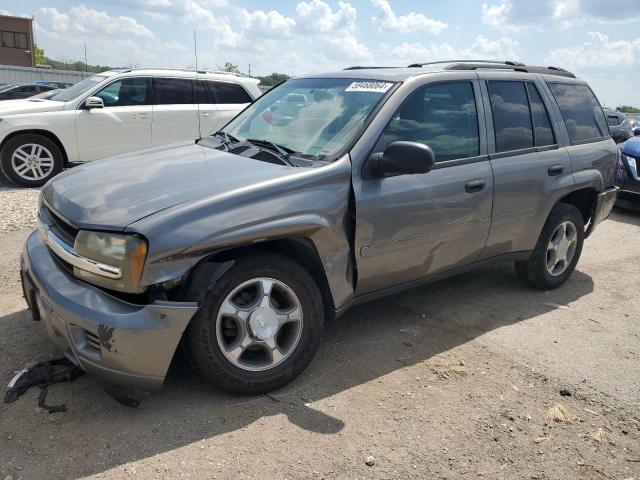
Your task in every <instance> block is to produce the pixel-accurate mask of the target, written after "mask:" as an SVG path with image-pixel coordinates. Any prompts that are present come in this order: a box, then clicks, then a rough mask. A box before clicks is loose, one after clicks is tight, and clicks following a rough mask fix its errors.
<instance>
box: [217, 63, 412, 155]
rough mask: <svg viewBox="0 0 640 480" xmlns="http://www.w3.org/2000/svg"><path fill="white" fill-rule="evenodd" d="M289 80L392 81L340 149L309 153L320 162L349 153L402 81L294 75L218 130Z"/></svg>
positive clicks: (221, 129)
mask: <svg viewBox="0 0 640 480" xmlns="http://www.w3.org/2000/svg"><path fill="white" fill-rule="evenodd" d="M291 80H351V81H354V82H361V81H365V80H369V81H381V82H382V81H384V82H388V83H393V85H392V87H391V88H390V89H389V90H387V91H386V92H384V94H383V95H382V96H381V97H380V100H378V102H377V104H376V106H375V107H374V108H373V109H372V110H371V111H370V112H369V115H367V117H366V118H365V120H364V122H363V123H362V126H361V127H360V128H359V129H358V131H357V132H356V133H355V134H354V135H353V137H352V139H351V141H350V142H347V143H346V144H345V145H344V146H343V147H342V148H341V149H340V150H338V151H336V152H335V153H333V154H331V155H324V156H320V155H309V157H313V158H315V159H316V160H317V161H322V162H327V163H333V162H335V161H336V160H338V159H339V158H341V157H343V156H344V155H345V154H346V153H349V152H350V151H351V149H353V147H354V146H355V144H356V143H358V140H360V137H362V135H363V134H364V132H366V130H367V128H369V125H371V122H372V121H373V119H374V118H375V116H376V115H377V114H378V112H380V110H381V109H382V107H383V106H384V105H385V104H386V103H387V101H388V100H389V98H390V97H391V95H393V93H394V92H395V91H396V90H397V89H398V87H400V85H402V83H403V82H402V81H400V80H398V81H393V80H378V79H377V78H367V79H362V78H352V77H346V76H345V77H338V76H335V77H334V76H331V77H294V78H290V79H289V80H286V81H284V82H281V83H279V84H278V85H276V86H275V87H273V88H271V89H270V90H268V91H267V92H266V93H264V94H263V95H261V96H259V97H257V98H256V99H254V100H253V102H251V103H250V104H249V105H247V106H246V107H245V108H244V109H243V110H242V111H241V112H238V114H237V115H236V116H235V117H233V118H232V119H231V120H229V121H228V122H227V123H226V124H225V125H224V127H222V128H220V130H219V131H221V132H225V133H228V132H226V130H225V129H226V128H227V126H228V125H229V124H230V123H231V122H233V121H234V120H235V119H236V118H237V117H238V116H240V114H242V112H244V111H245V110H246V109H247V108H249V107H250V106H251V105H253V103H254V102H256V101H257V100H258V99H261V98H263V97H264V96H265V95H269V94H270V93H271V92H273V91H274V90H276V89H277V88H279V87H281V86H282V85H285V84H287V83H289V82H290V81H291ZM291 155H292V156H294V157H295V156H296V154H291Z"/></svg>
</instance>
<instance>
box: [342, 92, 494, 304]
mask: <svg viewBox="0 0 640 480" xmlns="http://www.w3.org/2000/svg"><path fill="white" fill-rule="evenodd" d="M480 98H481V94H480V89H479V84H478V81H477V80H473V79H470V80H468V81H451V82H439V83H430V84H427V85H423V86H421V87H418V88H417V89H416V90H415V91H414V92H413V93H411V94H410V95H409V96H408V97H407V99H406V100H405V101H404V103H403V104H402V105H401V106H400V108H399V109H398V110H397V112H395V114H394V115H393V117H392V118H391V120H390V121H389V123H388V125H387V127H386V128H385V130H384V131H383V133H382V135H381V137H380V139H379V140H378V143H377V145H376V147H375V149H374V152H381V151H384V149H385V147H386V146H387V145H388V144H389V143H391V142H393V141H398V140H405V141H414V142H420V143H424V144H426V145H428V146H429V147H431V149H432V150H433V152H434V153H435V157H436V164H435V167H434V169H433V170H432V171H430V172H428V173H425V174H417V175H398V176H394V177H386V178H381V179H373V180H359V181H354V191H355V197H356V198H355V200H356V218H357V227H356V240H355V241H356V255H357V267H358V285H357V289H356V294H357V295H360V294H364V293H368V292H372V291H376V290H380V289H382V288H385V287H389V286H393V285H399V284H403V283H406V282H410V281H413V280H417V279H420V278H423V277H426V276H429V275H432V274H436V273H439V272H443V271H445V270H449V269H452V268H455V267H460V266H464V265H466V264H470V263H473V262H474V261H476V260H477V259H478V257H479V255H480V253H481V252H482V249H483V247H484V245H485V243H486V240H487V236H488V234H489V227H490V221H491V206H492V196H493V176H492V172H491V166H490V164H489V159H488V156H487V150H486V148H487V146H486V137H485V134H484V123H483V121H482V118H483V115H482V103H481V102H480V101H479V100H480Z"/></svg>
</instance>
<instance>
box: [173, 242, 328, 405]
mask: <svg viewBox="0 0 640 480" xmlns="http://www.w3.org/2000/svg"><path fill="white" fill-rule="evenodd" d="M323 323H324V309H323V302H322V296H321V293H320V290H319V289H318V286H317V285H316V283H315V282H314V280H313V278H312V277H311V276H310V275H309V273H308V272H307V271H306V270H305V269H304V268H303V267H302V266H301V265H299V264H298V263H296V262H294V261H293V260H291V259H289V258H288V257H286V256H283V255H279V254H263V255H250V256H246V257H243V258H240V259H238V260H237V261H236V262H235V264H234V265H233V266H232V267H231V268H230V269H229V270H228V271H227V272H226V273H225V274H224V275H223V276H222V277H221V278H220V279H219V280H218V281H217V282H216V285H215V286H214V287H213V288H212V289H211V290H210V291H209V293H208V295H207V298H206V300H205V302H204V305H203V306H202V308H201V309H200V310H199V312H198V313H197V315H196V316H195V317H194V319H193V320H192V322H191V324H190V325H189V328H188V330H187V334H186V338H185V340H186V341H185V346H186V350H187V355H188V356H189V359H190V361H191V363H192V364H193V365H194V367H195V368H196V370H197V371H199V373H200V374H201V375H202V376H204V377H205V378H206V379H208V380H209V381H211V382H212V383H213V384H215V385H216V386H219V387H221V388H223V389H225V390H229V391H233V392H238V393H247V394H257V393H264V392H268V391H270V390H275V389H277V388H279V387H281V386H283V385H285V384H286V383H288V382H290V381H291V380H293V379H294V378H295V377H296V376H297V375H299V374H300V373H301V372H302V371H303V370H304V368H305V367H306V366H307V365H308V364H309V362H310V361H311V359H312V358H313V356H314V354H315V352H316V350H317V349H318V346H319V345H320V339H321V335H322V328H323Z"/></svg>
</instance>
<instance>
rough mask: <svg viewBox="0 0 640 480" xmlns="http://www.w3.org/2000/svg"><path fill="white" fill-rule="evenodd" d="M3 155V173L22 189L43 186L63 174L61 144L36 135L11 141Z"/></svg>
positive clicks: (14, 138) (0, 164)
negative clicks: (59, 145) (61, 172)
mask: <svg viewBox="0 0 640 480" xmlns="http://www.w3.org/2000/svg"><path fill="white" fill-rule="evenodd" d="M0 156H1V161H0V166H1V167H2V173H4V175H5V177H7V178H8V179H9V180H10V181H11V182H12V183H14V184H16V185H19V186H21V187H41V186H42V185H44V184H45V183H47V181H49V179H51V178H53V177H54V176H56V175H57V174H58V173H60V171H62V165H63V157H62V152H61V151H60V148H59V147H58V145H56V143H55V142H53V141H52V140H50V139H49V138H47V137H45V136H43V135H39V134H35V133H26V134H22V135H17V136H15V137H13V138H11V139H9V140H8V141H7V143H6V144H5V145H4V147H3V148H2V152H0Z"/></svg>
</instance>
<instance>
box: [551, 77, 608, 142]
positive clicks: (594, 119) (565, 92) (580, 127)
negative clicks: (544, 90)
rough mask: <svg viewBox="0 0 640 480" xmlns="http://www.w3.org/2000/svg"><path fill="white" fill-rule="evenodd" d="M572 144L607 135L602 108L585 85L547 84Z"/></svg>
mask: <svg viewBox="0 0 640 480" xmlns="http://www.w3.org/2000/svg"><path fill="white" fill-rule="evenodd" d="M549 88H550V89H551V93H553V96H554V98H555V99H556V102H558V106H559V107H560V112H562V117H563V119H564V123H565V125H566V126H567V130H568V131H569V138H570V139H571V141H572V142H580V141H584V140H593V139H599V138H602V137H604V136H606V135H609V127H608V125H607V121H606V120H605V117H604V112H603V111H602V107H601V106H600V104H599V103H598V100H597V99H596V97H595V95H594V94H593V92H592V91H591V89H590V88H589V87H587V86H586V85H577V84H566V83H549Z"/></svg>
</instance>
